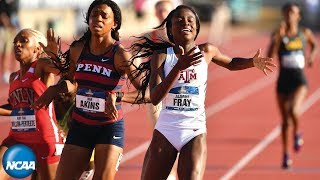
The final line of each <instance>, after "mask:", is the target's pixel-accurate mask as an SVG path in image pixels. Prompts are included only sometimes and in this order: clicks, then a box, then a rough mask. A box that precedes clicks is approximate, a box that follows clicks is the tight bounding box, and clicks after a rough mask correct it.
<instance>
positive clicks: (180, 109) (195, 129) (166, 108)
mask: <svg viewBox="0 0 320 180" xmlns="http://www.w3.org/2000/svg"><path fill="white" fill-rule="evenodd" d="M199 51H200V50H199V48H197V49H196V50H195V52H199ZM177 61H178V58H177V57H176V55H175V53H174V50H173V48H172V47H170V48H167V57H166V60H165V64H164V76H167V75H168V74H169V72H170V71H171V70H172V68H173V67H174V65H175V64H176V63H177ZM207 76H208V64H207V63H206V61H205V59H204V58H202V61H201V63H200V64H199V65H197V66H190V67H189V68H187V69H185V70H183V71H180V75H179V77H178V79H177V80H176V82H175V83H174V85H173V87H172V88H171V89H170V91H169V93H168V94H167V95H166V97H165V98H164V99H163V100H162V109H161V111H160V115H159V119H158V121H157V124H156V126H155V129H157V130H158V131H159V132H160V133H161V134H163V135H164V136H165V137H166V138H167V139H168V141H169V142H170V143H171V144H172V145H173V146H174V147H175V148H176V149H177V150H178V151H180V150H181V148H182V147H183V146H184V145H185V144H187V143H188V142H189V141H190V140H192V139H193V138H194V137H196V136H198V135H200V134H204V133H206V132H207V128H206V114H205V107H204V102H205V95H206V87H207Z"/></svg>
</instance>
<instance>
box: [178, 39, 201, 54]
mask: <svg viewBox="0 0 320 180" xmlns="http://www.w3.org/2000/svg"><path fill="white" fill-rule="evenodd" d="M179 46H181V47H183V49H184V53H185V54H186V53H187V52H188V51H190V49H192V48H193V47H194V46H196V45H195V43H194V41H193V42H190V43H186V44H176V45H175V46H174V51H175V52H180V50H179Z"/></svg>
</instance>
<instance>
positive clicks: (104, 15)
mask: <svg viewBox="0 0 320 180" xmlns="http://www.w3.org/2000/svg"><path fill="white" fill-rule="evenodd" d="M86 14H87V16H86V23H87V24H88V30H87V31H86V32H85V33H84V35H83V36H82V37H81V38H80V39H79V40H77V41H74V42H73V43H72V44H71V46H70V50H69V51H67V52H68V53H67V54H68V55H67V58H66V62H67V63H66V64H68V62H69V60H70V67H67V68H66V69H67V73H66V74H67V78H68V80H65V81H63V82H61V83H59V84H57V85H55V86H51V87H49V88H48V89H47V90H46V92H45V93H44V94H43V95H42V96H41V97H40V98H39V99H38V100H37V102H36V103H35V104H34V107H35V108H36V109H40V108H42V107H43V106H48V105H49V104H50V103H51V101H52V100H53V99H54V97H55V96H56V95H57V94H61V93H67V92H72V91H74V90H75V91H74V92H76V98H75V101H76V103H75V104H76V106H75V110H74V112H73V113H72V120H71V123H70V129H69V131H68V136H67V140H66V143H65V146H64V149H63V152H62V155H61V159H60V163H59V166H58V170H57V175H56V180H69V179H79V177H80V176H81V174H82V172H83V171H84V170H85V169H86V168H87V166H88V163H89V161H90V157H91V155H92V152H93V149H95V151H94V152H95V155H94V157H95V158H94V165H95V171H94V175H93V176H94V179H110V180H111V179H114V178H115V174H116V171H117V170H118V166H119V163H120V160H121V158H122V152H123V146H124V120H123V118H122V110H121V104H120V102H126V103H140V102H146V101H147V102H150V99H149V94H144V93H145V92H146V93H148V91H145V89H144V90H142V91H134V92H125V93H123V92H122V91H120V89H121V87H122V85H123V84H124V83H125V79H129V80H130V83H132V85H134V87H135V88H136V89H138V90H140V89H141V87H142V86H141V82H140V79H141V78H140V77H141V75H142V76H143V75H144V73H141V74H137V73H136V72H138V71H137V65H138V63H137V64H136V65H135V64H133V63H132V62H131V61H130V58H131V54H130V53H129V52H128V50H126V49H125V48H124V47H123V46H122V45H121V44H119V32H118V30H119V29H120V27H121V21H122V17H121V10H120V8H119V6H118V5H117V4H116V3H115V2H113V1H111V0H95V1H93V2H92V3H91V5H90V6H89V8H88V12H87V13H86ZM47 39H48V40H49V39H51V40H54V39H55V38H54V34H53V32H50V31H49V33H48V36H47ZM49 49H50V47H46V48H45V51H46V52H48V50H49ZM49 51H52V50H49ZM52 52H57V51H52ZM53 60H54V57H53ZM62 62H64V61H63V60H62ZM62 64H63V63H61V65H62ZM56 69H60V70H61V71H64V70H65V68H64V66H59V67H57V68H56ZM138 73H139V72H138ZM140 93H141V94H140ZM145 95H146V96H145ZM143 97H144V98H143Z"/></svg>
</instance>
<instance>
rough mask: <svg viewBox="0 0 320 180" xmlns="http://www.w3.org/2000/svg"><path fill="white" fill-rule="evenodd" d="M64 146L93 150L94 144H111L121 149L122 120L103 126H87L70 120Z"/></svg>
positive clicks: (122, 138) (122, 141)
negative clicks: (69, 145)
mask: <svg viewBox="0 0 320 180" xmlns="http://www.w3.org/2000/svg"><path fill="white" fill-rule="evenodd" d="M66 144H72V145H77V146H81V147H85V148H89V149H94V147H95V145H96V144H112V145H115V146H118V147H121V148H123V145H124V120H123V119H121V120H119V121H117V122H114V123H111V124H105V125H87V124H84V123H81V122H78V121H76V120H72V122H71V126H70V130H69V132H68V136H67V140H66Z"/></svg>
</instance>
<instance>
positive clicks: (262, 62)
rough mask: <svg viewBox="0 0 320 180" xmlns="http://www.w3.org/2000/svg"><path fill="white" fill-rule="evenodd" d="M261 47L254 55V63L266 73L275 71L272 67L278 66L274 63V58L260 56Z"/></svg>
mask: <svg viewBox="0 0 320 180" xmlns="http://www.w3.org/2000/svg"><path fill="white" fill-rule="evenodd" d="M260 55H261V49H259V50H258V51H257V53H256V54H255V55H254V57H253V65H254V66H255V67H256V68H258V69H260V70H261V71H263V72H264V74H265V75H268V73H267V71H269V72H273V70H272V69H271V67H277V66H276V65H275V64H274V63H272V61H273V59H272V58H269V57H260Z"/></svg>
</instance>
